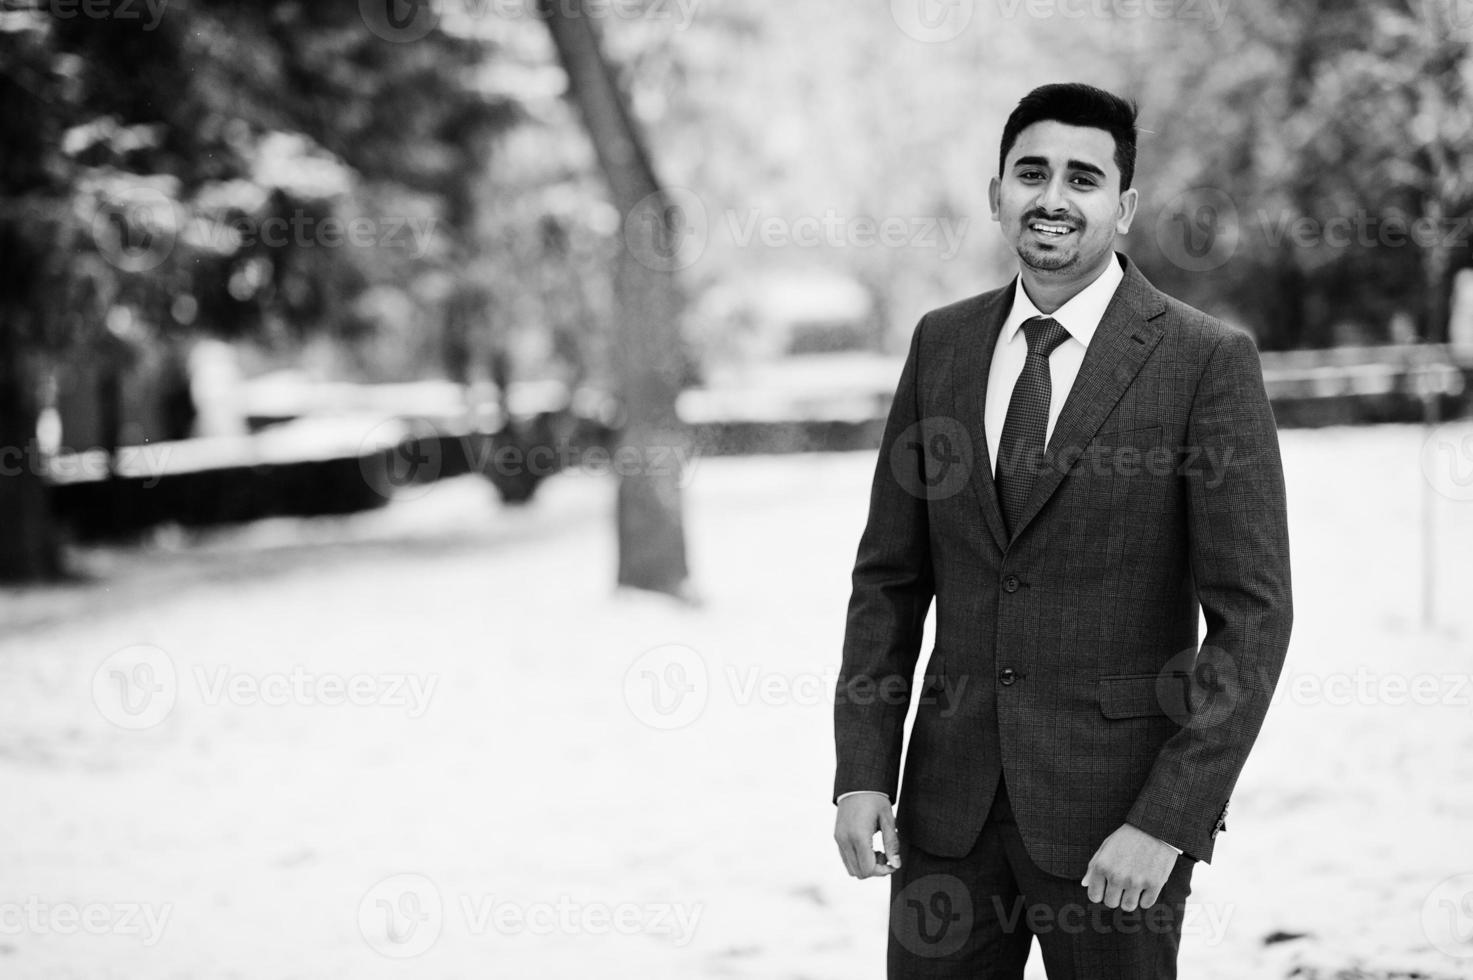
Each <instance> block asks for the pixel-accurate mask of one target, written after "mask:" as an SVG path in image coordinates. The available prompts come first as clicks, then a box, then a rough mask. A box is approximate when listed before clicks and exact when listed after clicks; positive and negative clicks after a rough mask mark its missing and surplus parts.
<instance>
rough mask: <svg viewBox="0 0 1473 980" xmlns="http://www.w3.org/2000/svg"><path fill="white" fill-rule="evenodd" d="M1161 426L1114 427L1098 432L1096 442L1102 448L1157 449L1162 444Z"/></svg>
mask: <svg viewBox="0 0 1473 980" xmlns="http://www.w3.org/2000/svg"><path fill="white" fill-rule="evenodd" d="M1161 434H1162V433H1161V426H1159V425H1143V426H1140V427H1139V428H1135V429H1112V430H1111V431H1109V432H1100V433H1097V434H1096V435H1095V437H1094V444H1095V445H1096V446H1099V447H1100V448H1102V449H1115V448H1126V447H1133V448H1136V449H1155V448H1156V447H1157V446H1159V445H1161Z"/></svg>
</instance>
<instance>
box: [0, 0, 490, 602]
mask: <svg viewBox="0 0 1473 980" xmlns="http://www.w3.org/2000/svg"><path fill="white" fill-rule="evenodd" d="M370 6H371V5H370ZM152 9H153V8H145V7H144V5H140V4H137V3H133V2H131V0H93V2H89V3H88V4H86V5H82V6H80V7H76V8H68V11H67V12H66V13H69V15H66V13H64V12H63V11H62V10H61V9H60V8H57V9H55V10H53V9H51V8H49V7H48V6H47V5H40V6H39V7H38V6H36V5H34V4H24V5H22V4H18V3H13V2H9V0H7V2H5V3H4V5H3V7H0V145H3V146H5V148H6V149H5V153H4V156H3V158H0V261H3V262H4V263H5V265H6V267H7V270H8V274H7V276H6V278H5V281H4V286H3V287H0V447H3V449H4V452H5V464H6V465H5V466H4V468H3V470H0V514H3V515H4V521H5V527H4V528H3V533H0V577H3V578H10V579H33V578H39V577H46V576H50V575H55V574H57V573H58V572H59V571H60V569H61V562H60V559H59V551H58V542H57V530H56V528H55V526H54V525H53V524H52V522H51V521H50V519H49V516H48V514H47V511H46V506H45V492H44V486H43V474H44V469H45V460H44V455H43V454H42V453H41V452H40V451H39V449H38V448H37V446H36V439H35V433H36V421H37V411H38V408H39V405H38V399H37V391H38V388H39V384H40V380H41V375H42V373H43V371H44V370H45V367H46V363H47V362H48V361H49V360H54V359H56V358H59V357H65V356H66V355H67V353H68V352H70V351H74V350H81V349H83V348H86V347H89V346H92V347H95V346H96V343H97V338H98V337H99V336H100V335H101V333H102V332H103V331H105V330H106V329H107V324H108V323H109V322H110V320H111V317H110V315H109V314H110V311H111V310H113V309H115V308H119V307H123V308H126V309H127V310H128V311H130V322H131V321H138V322H142V323H145V324H147V325H148V326H149V330H150V331H151V332H152V333H151V335H154V336H157V337H161V338H162V339H163V340H164V341H167V340H168V339H169V338H170V337H173V336H178V335H182V334H188V333H192V332H197V331H208V332H213V333H216V334H219V335H223V336H240V335H244V334H255V335H264V336H267V337H275V338H278V339H282V338H290V337H292V336H300V335H302V334H303V333H308V332H313V331H326V332H328V333H330V334H331V333H339V334H343V335H345V336H347V335H348V334H347V332H349V331H351V330H352V329H354V326H355V324H361V323H362V320H361V318H360V317H357V316H355V314H354V310H353V304H354V301H355V299H356V298H358V297H360V296H362V295H364V294H366V293H367V291H368V290H369V289H370V287H371V286H373V285H374V284H375V283H384V282H387V283H392V284H395V287H396V288H397V289H399V290H401V291H403V292H405V294H406V295H409V296H413V295H415V290H417V289H419V288H420V286H419V284H420V283H421V282H423V281H424V278H425V275H426V274H427V273H430V272H435V273H437V274H439V275H440V276H442V277H443V274H444V272H445V271H446V270H448V271H449V272H450V274H451V279H452V291H453V292H456V293H459V294H460V299H459V301H458V302H457V303H456V304H453V308H454V310H455V314H454V315H455V316H456V317H459V318H460V319H461V320H466V319H470V318H474V315H475V314H474V310H473V309H472V307H473V305H474V304H475V302H476V301H477V298H478V297H481V296H483V293H482V292H481V291H480V289H479V287H478V286H477V285H472V284H471V283H470V281H469V280H470V278H471V277H470V274H469V273H468V272H467V269H468V268H470V267H471V266H472V264H473V257H474V242H472V241H470V240H469V239H470V237H471V236H470V234H469V229H470V226H471V222H472V221H473V219H474V210H473V208H472V207H471V203H472V201H473V199H474V189H475V187H476V183H477V179H478V175H480V174H482V173H484V170H485V167H486V165H487V157H488V155H489V152H488V150H489V147H490V145H491V142H492V140H493V138H494V135H495V134H496V133H497V132H499V131H501V130H503V129H505V128H506V127H507V126H509V125H511V124H512V123H513V122H515V121H516V119H517V118H518V112H519V108H518V104H517V101H516V99H515V98H514V97H512V96H511V95H510V94H508V93H506V92H504V91H501V90H496V89H493V88H490V87H488V86H486V85H485V84H484V78H483V76H482V74H481V70H482V69H483V68H484V66H485V64H486V62H487V60H488V58H490V57H492V56H494V49H493V47H492V46H491V45H489V44H488V43H487V42H486V41H485V40H484V39H479V38H473V37H462V36H454V35H452V34H450V33H449V32H447V31H446V30H444V29H442V28H441V27H440V26H439V25H435V26H433V27H432V29H430V30H428V31H427V32H424V33H423V34H422V35H415V36H413V37H396V36H395V35H393V34H392V33H390V32H387V31H385V30H384V29H383V25H375V24H370V23H369V22H368V20H367V19H366V17H367V15H366V13H365V11H366V10H367V9H368V8H367V7H365V6H364V5H360V4H359V3H357V2H355V0H330V2H315V3H305V2H300V0H262V2H258V3H240V2H235V0H191V2H188V3H183V2H178V3H173V4H170V5H169V6H168V7H167V8H160V15H159V16H158V17H157V18H153V17H152V13H151V11H152ZM145 10H146V11H149V13H148V15H147V16H143V15H142V12H143V11H145ZM375 27H378V30H377V31H376V30H375V29H374V28H375ZM329 219H332V220H334V221H336V222H337V224H336V226H335V227H336V228H337V229H338V238H337V239H329V238H327V237H325V236H326V235H328V234H330V233H329V232H327V231H326V229H327V228H328V227H329ZM353 219H366V220H367V221H368V225H369V227H371V228H372V229H373V230H374V232H375V242H374V245H372V246H369V247H354V246H352V245H351V244H345V243H344V241H343V239H342V229H343V228H344V227H345V226H346V223H347V222H348V221H350V220H353ZM272 222H275V223H276V224H275V227H277V228H278V229H281V230H282V231H283V234H282V235H281V236H278V240H276V241H272V240H268V238H267V236H266V235H264V234H262V230H263V229H266V228H268V227H271V226H272V225H271V223H272ZM416 222H417V223H416ZM304 229H305V231H304ZM243 231H244V232H246V234H242V232H243ZM419 232H423V234H419ZM391 235H397V236H398V237H397V239H396V240H393V241H387V247H385V244H386V240H387V239H388V238H389V237H390V236H391ZM409 246H414V247H412V248H411V247H409ZM17 273H19V274H17ZM443 298H444V297H443V296H442V295H439V294H435V295H434V296H432V297H431V298H430V300H429V302H430V304H431V305H434V306H436V307H442V304H441V302H440V301H441V300H443ZM435 356H436V357H437V358H438V357H439V356H440V352H438V351H437V352H435ZM18 460H19V461H21V462H20V463H17V462H16V461H18Z"/></svg>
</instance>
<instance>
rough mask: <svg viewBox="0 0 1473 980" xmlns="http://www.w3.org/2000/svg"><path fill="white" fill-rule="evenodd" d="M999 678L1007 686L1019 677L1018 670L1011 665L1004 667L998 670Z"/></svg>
mask: <svg viewBox="0 0 1473 980" xmlns="http://www.w3.org/2000/svg"><path fill="white" fill-rule="evenodd" d="M997 679H998V680H1000V681H1002V682H1003V685H1004V686H1007V685H1009V684H1012V683H1013V681H1015V680H1017V679H1018V672H1017V671H1015V670H1013V668H1011V667H1004V668H1003V669H1002V670H1001V671H999V672H998V675H997Z"/></svg>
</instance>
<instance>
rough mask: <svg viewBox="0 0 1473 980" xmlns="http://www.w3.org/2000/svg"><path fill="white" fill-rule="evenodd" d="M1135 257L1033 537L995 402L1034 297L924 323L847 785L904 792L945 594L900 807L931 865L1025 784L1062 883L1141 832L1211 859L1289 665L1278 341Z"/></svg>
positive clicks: (1068, 405)
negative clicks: (1010, 487)
mask: <svg viewBox="0 0 1473 980" xmlns="http://www.w3.org/2000/svg"><path fill="white" fill-rule="evenodd" d="M1119 258H1120V261H1121V262H1122V264H1123V265H1124V268H1125V278H1124V280H1123V281H1122V282H1121V284H1120V286H1119V288H1118V289H1117V291H1116V293H1115V296H1114V298H1113V299H1112V300H1111V302H1110V304H1109V306H1108V308H1107V309H1106V311H1105V315H1104V317H1103V319H1102V320H1101V322H1100V325H1099V328H1098V330H1097V332H1096V333H1095V336H1094V339H1093V340H1092V341H1091V343H1090V346H1089V348H1088V352H1087V353H1086V355H1085V358H1084V362H1083V364H1082V365H1081V367H1080V371H1079V375H1078V378H1077V379H1076V381H1075V383H1074V386H1073V388H1072V389H1071V390H1070V392H1069V395H1068V398H1067V400H1066V402H1065V404H1064V406H1063V410H1062V412H1061V414H1060V416H1059V419H1058V422H1057V424H1056V426H1055V430H1054V432H1053V435H1052V437H1051V438H1050V440H1049V443H1048V446H1047V448H1046V450H1045V451H1044V453H1043V457H1042V460H1041V467H1040V468H1039V471H1038V475H1037V478H1036V480H1035V482H1034V485H1033V489H1032V495H1031V497H1030V499H1029V502H1028V504H1027V506H1026V508H1025V509H1024V512H1023V513H1022V515H1020V518H1019V521H1018V525H1017V527H1015V528H1014V529H1013V533H1012V534H1011V536H1009V535H1008V534H1007V533H1006V531H1005V530H1004V525H1003V518H1002V512H1001V510H1000V509H999V505H998V500H997V493H996V489H995V486H994V476H993V472H992V469H993V467H992V461H991V459H990V458H989V452H988V446H987V439H986V435H985V430H984V428H983V406H984V404H985V402H986V397H987V392H986V388H987V381H988V371H989V367H990V364H991V358H992V352H993V347H994V346H995V344H996V342H997V338H998V334H999V332H1000V330H1001V327H1002V323H1003V319H1004V317H1005V316H1006V315H1007V312H1008V310H1009V308H1010V306H1011V302H1012V295H1013V294H1012V289H1013V287H1012V286H1008V287H1004V288H1002V289H998V290H995V291H993V292H989V293H985V294H983V295H981V296H977V297H973V298H971V299H967V300H963V301H962V302H959V303H956V304H953V305H951V306H947V307H944V308H942V309H938V310H934V311H932V312H931V313H928V314H927V315H926V316H925V317H923V318H922V320H921V321H920V323H919V324H918V325H917V327H916V328H915V331H914V334H913V335H912V338H911V343H910V350H909V353H908V355H907V357H906V361H905V367H904V369H903V371H902V372H901V376H900V382H899V385H898V386H897V389H896V392H895V400H894V402H893V404H892V406H891V409H890V414H889V417H888V419H887V422H886V425H885V429H884V435H883V437H882V440H881V445H880V455H879V461H878V464H877V465H876V467H875V473H874V479H873V483H872V486H871V491H870V505H869V516H868V521H867V524H866V526H865V529H864V533H863V535H862V537H861V540H860V543H859V552H858V556H857V558H856V561H855V565H854V574H853V592H852V596H851V598H850V601H849V608H848V618H847V626H846V631H845V637H844V651H843V666H842V668H841V672H840V677H839V683H838V690H837V691H836V697H835V709H834V721H835V741H836V747H837V755H838V766H837V775H836V778H835V783H834V797H835V799H837V797H838V796H839V794H841V793H845V792H849V791H851V790H865V789H868V790H883V791H884V792H886V793H887V794H888V795H889V796H890V798H891V800H892V801H893V800H894V799H895V796H896V791H897V787H898V784H900V782H901V775H902V773H901V757H902V735H903V731H904V725H905V718H906V714H907V711H908V708H909V706H910V703H911V701H912V694H913V691H912V686H913V682H912V677H913V675H914V673H915V666H916V662H917V658H918V656H919V653H920V646H921V642H922V634H923V627H924V624H925V620H926V616H927V612H928V610H929V608H930V604H931V601H932V598H933V597H934V598H935V601H936V634H935V635H936V643H935V647H934V648H933V649H932V650H931V651H930V654H929V659H928V664H927V667H926V670H925V673H924V679H925V682H924V684H923V685H922V688H921V691H920V696H919V704H918V707H917V709H916V720H915V724H914V726H913V728H912V730H911V736H910V747H909V752H908V753H907V754H906V755H905V766H904V768H905V771H904V783H903V787H900V788H899V805H898V810H897V825H898V829H899V832H900V833H901V835H902V836H905V837H906V838H907V839H908V840H909V842H910V843H911V844H914V845H915V846H917V847H920V848H921V849H922V850H925V851H928V852H931V853H933V854H938V855H942V856H952V857H958V856H961V855H964V854H966V853H967V852H968V851H969V850H970V849H971V847H972V845H973V844H974V843H975V841H976V839H977V836H978V833H979V832H980V830H981V827H982V824H983V821H984V820H985V818H986V815H987V812H988V809H989V808H990V806H991V804H992V799H993V795H994V793H995V791H996V788H997V785H998V779H999V775H1000V774H1002V773H1006V779H1007V785H1008V792H1009V796H1010V799H1011V801H1012V806H1013V810H1014V813H1015V815H1016V818H1017V823H1018V829H1019V831H1020V833H1021V835H1022V837H1023V840H1024V842H1025V844H1026V846H1027V848H1028V853H1029V855H1030V857H1031V858H1032V859H1033V860H1034V862H1035V863H1036V864H1038V865H1039V866H1040V867H1042V868H1043V869H1045V870H1046V871H1048V872H1050V873H1053V874H1057V875H1065V876H1071V877H1074V878H1079V877H1082V876H1083V874H1084V872H1085V869H1086V867H1087V865H1088V862H1089V859H1090V857H1091V856H1092V855H1093V854H1094V852H1095V850H1096V849H1097V848H1098V847H1099V845H1100V844H1101V843H1102V842H1103V841H1104V839H1105V838H1106V837H1107V836H1109V834H1111V833H1112V832H1113V831H1115V830H1116V829H1118V828H1119V826H1120V825H1121V824H1122V823H1126V822H1129V823H1131V824H1133V825H1135V826H1136V827H1139V828H1140V829H1142V830H1144V831H1146V832H1148V833H1150V834H1153V835H1155V836H1156V837H1158V838H1160V839H1162V840H1164V841H1166V842H1168V843H1170V844H1174V845H1176V846H1177V847H1180V848H1182V850H1183V851H1184V852H1186V854H1187V855H1189V856H1190V857H1193V858H1196V859H1199V860H1202V861H1210V860H1211V856H1212V849H1213V844H1214V842H1215V840H1216V837H1217V834H1218V832H1219V831H1220V830H1222V829H1224V828H1225V820H1224V817H1225V814H1226V810H1227V803H1228V798H1229V796H1230V794H1231V793H1232V790H1233V786H1234V784H1235V783H1236V781H1237V779H1238V774H1239V773H1240V772H1241V770H1242V768H1243V763H1244V761H1245V760H1246V758H1247V756H1248V752H1249V749H1250V748H1251V747H1252V744H1253V741H1254V739H1255V738H1256V737H1257V735H1258V731H1259V728H1260V727H1261V725H1262V723H1263V718H1264V713H1265V712H1266V710H1267V708H1268V704H1269V700H1270V697H1271V695H1272V692H1273V690H1274V687H1275V685H1276V683H1277V681H1278V677H1279V673H1280V671H1281V669H1282V667H1283V661H1284V656H1285V653H1286V651H1287V648H1288V643H1289V631H1290V625H1291V621H1292V611H1291V603H1290V581H1289V543H1288V528H1287V518H1286V514H1285V501H1284V481H1283V473H1282V468H1281V464H1280V459H1279V445H1278V434H1277V430H1276V428H1275V424H1274V418H1273V413H1272V411H1271V410H1270V408H1269V403H1268V398H1267V395H1266V393H1265V391H1264V385H1263V373H1262V366H1261V364H1260V361H1259V358H1258V353H1257V349H1256V347H1255V346H1254V343H1253V340H1252V338H1251V337H1249V335H1247V334H1246V333H1243V332H1242V331H1240V330H1236V329H1233V328H1230V327H1228V326H1226V325H1225V324H1223V323H1222V322H1220V321H1218V320H1215V319H1213V318H1211V317H1209V316H1207V315H1206V314H1204V313H1202V312H1200V311H1198V310H1195V309H1193V308H1192V307H1190V306H1187V305H1186V304H1184V303H1181V302H1179V301H1177V300H1174V299H1172V298H1171V297H1169V296H1166V295H1165V294H1163V293H1161V292H1160V291H1158V290H1157V289H1156V288H1155V287H1154V286H1152V285H1151V284H1150V283H1149V282H1148V281H1147V280H1146V279H1145V277H1144V276H1142V275H1141V273H1140V271H1139V270H1138V269H1137V268H1136V267H1135V265H1134V264H1133V263H1131V262H1130V261H1129V260H1128V259H1126V258H1125V257H1124V256H1119ZM1015 281H1016V280H1015ZM1013 462H1015V461H1007V460H1004V461H1002V464H1001V465H1011V464H1012V463H1013ZM1199 607H1200V610H1201V613H1202V617H1203V618H1204V619H1205V622H1206V627H1207V633H1206V637H1205V639H1203V640H1202V642H1201V644H1200V646H1199V642H1198V640H1199V637H1198V618H1199V617H1198V610H1199Z"/></svg>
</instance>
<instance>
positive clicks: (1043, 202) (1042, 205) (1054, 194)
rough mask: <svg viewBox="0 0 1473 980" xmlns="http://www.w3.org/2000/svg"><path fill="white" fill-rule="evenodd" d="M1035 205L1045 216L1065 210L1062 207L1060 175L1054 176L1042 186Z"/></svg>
mask: <svg viewBox="0 0 1473 980" xmlns="http://www.w3.org/2000/svg"><path fill="white" fill-rule="evenodd" d="M1036 203H1037V206H1038V209H1039V210H1040V211H1043V212H1044V213H1045V214H1057V213H1059V212H1062V211H1065V210H1067V208H1066V207H1065V205H1064V177H1063V175H1062V174H1056V175H1055V176H1054V177H1052V178H1051V179H1050V180H1049V182H1048V183H1047V184H1045V185H1044V186H1043V190H1042V191H1040V192H1039V195H1038V201H1037V202H1036Z"/></svg>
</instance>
